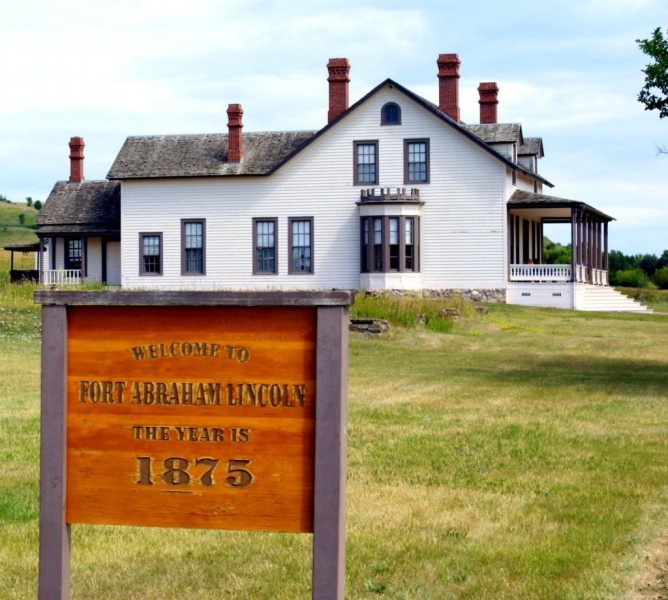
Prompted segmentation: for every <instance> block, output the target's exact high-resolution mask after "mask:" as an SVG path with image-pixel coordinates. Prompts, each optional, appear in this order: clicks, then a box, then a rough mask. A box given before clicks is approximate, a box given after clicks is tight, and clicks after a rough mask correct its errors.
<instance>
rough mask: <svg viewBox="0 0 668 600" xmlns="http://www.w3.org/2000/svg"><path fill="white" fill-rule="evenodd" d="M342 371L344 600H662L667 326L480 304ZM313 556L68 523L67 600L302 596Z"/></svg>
mask: <svg viewBox="0 0 668 600" xmlns="http://www.w3.org/2000/svg"><path fill="white" fill-rule="evenodd" d="M31 290H32V288H30V287H24V286H2V285H0V388H2V390H3V401H2V403H0V439H2V440H3V444H2V448H0V456H2V460H3V469H2V470H1V471H0V527H1V529H0V531H2V538H1V539H2V543H1V544H0V597H1V598H16V599H19V600H20V599H23V598H25V599H28V598H34V597H35V595H36V580H37V571H36V566H37V548H38V542H37V522H38V448H39V337H38V315H39V312H38V308H37V307H35V306H34V305H33V304H32V302H31V296H30V293H31ZM367 308H368V307H367ZM349 356H350V408H349V420H348V423H349V429H348V485H347V513H348V518H347V569H346V580H347V583H346V598H349V599H352V600H357V599H369V598H388V599H390V598H392V599H400V598H401V599H411V600H413V599H427V600H432V599H433V600H455V599H457V600H466V599H470V600H480V599H489V600H491V599H494V600H517V599H519V598H521V599H527V600H533V599H536V600H550V599H552V600H581V599H585V598H586V599H587V600H630V599H633V600H638V599H642V600H649V599H651V598H658V597H661V596H659V594H660V593H662V591H661V590H662V589H663V588H661V589H659V588H658V587H657V585H664V583H657V582H656V581H655V579H654V577H653V570H654V569H659V568H662V567H665V560H664V562H663V563H661V564H659V562H658V560H659V559H657V556H659V557H660V556H661V554H660V552H661V551H662V548H663V546H664V545H665V544H666V539H667V537H666V535H667V534H668V486H667V485H666V482H667V481H668V445H667V444H666V432H667V431H668V403H666V398H667V397H668V376H667V375H666V374H667V373H668V317H662V316H659V315H637V314H588V313H574V312H572V311H560V310H551V309H535V308H533V309H532V308H524V307H512V306H501V305H499V306H490V307H489V314H488V315H485V316H469V317H468V318H464V319H461V320H460V321H458V322H456V323H455V324H454V325H453V327H452V328H451V329H450V331H449V332H448V333H443V332H442V331H431V330H429V329H426V328H424V327H408V328H403V327H393V328H392V330H391V331H390V333H389V334H387V335H385V336H382V337H378V338H374V337H370V336H364V335H362V334H353V335H351V340H350V353H349ZM310 545H311V536H309V535H296V534H276V533H257V532H253V533H249V532H235V531H207V530H187V529H181V530H178V529H157V528H141V527H111V526H86V525H74V526H73V527H72V590H73V593H72V595H73V597H74V598H95V599H99V600H104V599H105V598H143V599H146V600H150V599H158V598H175V597H181V598H202V599H203V598H222V597H224V598H237V599H240V600H245V599H249V600H250V599H253V600H254V599H264V598H272V599H275V600H295V599H300V598H309V597H310V590H309V585H310V584H309V578H310V558H311V556H310ZM664 556H665V555H664Z"/></svg>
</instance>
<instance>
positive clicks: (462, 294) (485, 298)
mask: <svg viewBox="0 0 668 600" xmlns="http://www.w3.org/2000/svg"><path fill="white" fill-rule="evenodd" d="M360 293H363V294H366V295H368V296H385V295H389V296H394V297H395V298H427V299H433V300H440V299H448V298H463V299H464V300H469V301H471V302H489V303H490V304H505V303H506V290H505V289H501V288H499V289H435V290H363V291H361V292H360Z"/></svg>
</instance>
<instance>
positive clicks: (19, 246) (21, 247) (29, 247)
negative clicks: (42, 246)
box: [3, 242, 39, 252]
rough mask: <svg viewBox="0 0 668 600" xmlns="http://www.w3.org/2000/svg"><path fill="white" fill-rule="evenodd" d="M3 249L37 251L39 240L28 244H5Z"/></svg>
mask: <svg viewBox="0 0 668 600" xmlns="http://www.w3.org/2000/svg"><path fill="white" fill-rule="evenodd" d="M3 249H4V250H10V251H12V252H39V242H34V243H30V244H7V245H6V246H4V248H3Z"/></svg>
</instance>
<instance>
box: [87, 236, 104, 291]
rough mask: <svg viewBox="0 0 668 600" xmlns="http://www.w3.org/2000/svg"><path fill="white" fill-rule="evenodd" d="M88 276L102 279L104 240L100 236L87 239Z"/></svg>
mask: <svg viewBox="0 0 668 600" xmlns="http://www.w3.org/2000/svg"><path fill="white" fill-rule="evenodd" d="M86 278H87V279H90V280H95V281H102V240H101V239H100V238H99V237H90V238H87V239H86Z"/></svg>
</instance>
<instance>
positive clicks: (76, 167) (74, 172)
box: [70, 136, 86, 183]
mask: <svg viewBox="0 0 668 600" xmlns="http://www.w3.org/2000/svg"><path fill="white" fill-rule="evenodd" d="M85 145H86V144H84V141H83V138H82V137H78V136H75V137H72V138H70V183H80V182H82V181H83V180H84V172H83V162H84V153H83V149H84V146H85Z"/></svg>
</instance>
